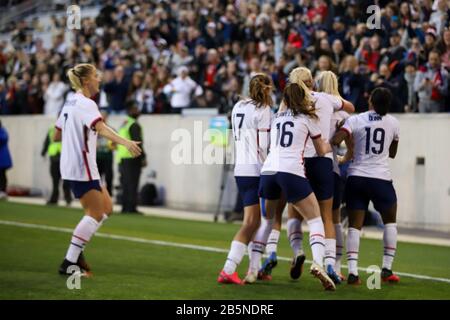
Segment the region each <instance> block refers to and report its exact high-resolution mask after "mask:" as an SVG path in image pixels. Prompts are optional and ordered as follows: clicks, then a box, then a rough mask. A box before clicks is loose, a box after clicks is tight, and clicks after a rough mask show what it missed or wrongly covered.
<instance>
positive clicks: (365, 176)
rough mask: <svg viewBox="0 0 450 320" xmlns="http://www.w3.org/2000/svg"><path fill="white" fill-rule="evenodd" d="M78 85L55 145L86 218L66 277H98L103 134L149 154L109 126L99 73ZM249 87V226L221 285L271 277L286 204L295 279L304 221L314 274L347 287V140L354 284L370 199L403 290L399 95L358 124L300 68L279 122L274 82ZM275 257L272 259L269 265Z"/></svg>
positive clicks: (332, 91) (242, 173) (242, 117)
mask: <svg viewBox="0 0 450 320" xmlns="http://www.w3.org/2000/svg"><path fill="white" fill-rule="evenodd" d="M68 77H69V79H70V82H71V85H72V87H73V89H74V90H75V91H76V93H75V94H74V95H73V96H72V98H70V99H68V100H67V101H66V102H65V104H64V107H63V109H62V111H61V114H60V116H59V118H58V120H57V122H56V128H57V129H58V130H56V133H55V137H54V138H55V140H62V145H63V148H62V152H61V176H62V178H63V179H64V180H67V181H68V182H69V183H70V185H71V188H72V191H73V193H74V195H75V196H76V198H79V199H80V202H81V204H82V206H83V208H84V211H85V213H86V215H85V216H84V217H83V218H82V219H81V221H80V222H79V224H78V225H77V226H76V228H75V229H74V233H73V235H72V238H71V241H70V244H69V248H68V250H67V254H66V256H65V259H64V260H63V262H62V263H61V265H60V268H59V273H61V274H71V273H72V272H73V267H74V266H76V267H78V268H80V269H81V271H83V272H85V273H86V274H89V272H90V267H89V265H88V264H87V262H86V261H85V258H84V255H83V250H84V248H85V246H86V244H87V243H88V242H89V240H90V239H91V238H92V236H93V235H94V234H95V233H96V231H97V230H98V229H99V228H100V226H101V225H102V223H103V222H104V221H105V220H106V219H107V218H108V216H109V215H110V214H111V212H112V200H111V197H110V195H109V193H108V191H107V190H106V188H105V187H102V186H101V184H100V176H99V174H98V169H97V165H96V159H95V154H96V152H95V149H96V140H97V134H99V135H101V136H104V137H105V138H107V139H110V140H112V141H113V142H115V143H117V144H121V145H123V146H125V147H126V148H127V149H128V150H129V151H130V153H131V154H132V155H133V156H139V154H140V153H141V148H140V147H139V142H136V141H131V140H127V139H124V138H122V137H120V136H119V135H117V134H116V133H115V132H114V131H113V130H112V129H110V128H109V127H108V126H107V125H106V124H105V123H104V122H103V121H102V117H101V115H100V113H99V111H98V107H97V105H96V103H95V102H94V101H93V100H91V99H90V97H92V96H94V95H95V94H96V93H98V91H99V85H100V82H101V77H100V76H99V74H98V72H97V70H96V68H95V66H93V65H90V64H79V65H77V66H75V67H74V68H71V69H70V70H69V71H68ZM314 86H316V88H314ZM249 89H250V90H249V92H250V97H249V98H248V99H243V100H241V101H239V102H238V103H237V104H236V105H235V106H234V108H233V112H232V126H233V135H234V140H235V147H236V165H235V177H236V182H237V185H238V189H239V193H240V195H241V197H242V199H243V202H244V222H243V224H242V226H241V228H240V230H239V231H238V232H237V234H236V235H235V237H234V239H233V241H232V243H231V248H230V251H229V254H228V257H227V260H226V263H225V266H224V268H223V270H222V271H221V272H220V275H219V277H218V282H220V283H234V284H243V283H254V282H255V281H257V280H258V279H270V278H271V270H272V269H273V268H274V267H275V266H276V264H277V259H276V248H277V243H278V238H279V235H280V229H281V215H282V212H283V211H284V209H285V207H286V204H287V208H288V210H287V211H288V221H287V233H288V238H289V243H290V245H291V248H292V250H293V254H294V258H293V261H292V266H291V272H290V275H291V277H292V278H293V279H298V278H299V277H300V275H301V273H302V269H303V264H304V262H305V254H304V252H303V249H302V229H301V225H302V220H303V219H304V220H306V223H307V224H308V226H309V232H310V235H309V244H310V247H311V251H312V258H313V262H312V265H311V269H310V272H311V274H312V275H313V276H314V277H316V278H318V279H319V280H320V282H321V283H322V285H323V286H324V288H325V289H327V290H335V289H336V286H335V285H336V284H339V283H341V282H342V281H343V280H344V277H343V276H342V274H341V270H340V269H341V266H340V261H341V256H342V251H343V230H342V226H341V224H340V220H341V219H340V211H339V209H340V206H341V197H342V194H343V193H342V190H341V188H340V177H339V168H338V158H337V146H338V145H340V144H341V142H342V141H344V140H345V143H346V145H347V149H348V151H347V154H346V155H345V156H344V159H341V160H342V161H348V160H350V159H351V164H350V166H349V168H348V172H347V181H346V186H345V203H346V207H347V210H348V214H349V229H348V236H347V261H348V269H349V274H348V277H347V282H348V283H349V284H359V283H360V279H359V277H358V252H359V239H360V230H361V228H362V225H363V222H364V215H365V212H366V211H367V209H368V204H369V201H372V202H373V204H374V207H375V209H376V210H378V211H379V212H380V213H381V216H382V218H383V222H384V235H383V242H384V254H383V269H382V273H381V277H382V279H383V280H384V281H390V282H398V281H399V277H398V276H397V275H395V274H393V272H392V262H393V259H394V256H395V251H396V246H397V226H396V211H397V198H396V194H395V190H394V187H393V184H392V180H391V174H390V170H389V165H388V158H389V157H391V158H394V157H395V155H396V153H397V146H398V139H399V125H398V121H397V120H396V119H395V118H394V117H392V116H390V115H388V114H387V112H388V110H389V105H390V101H391V94H390V92H389V91H388V90H386V89H383V88H377V89H375V90H373V92H372V93H371V96H370V99H369V104H370V106H369V111H368V112H364V113H361V114H359V115H353V116H349V114H350V113H352V112H354V106H353V105H352V104H351V103H350V102H348V101H346V100H344V99H342V98H341V97H340V95H339V92H338V84H337V78H336V76H335V75H334V74H333V73H332V72H330V71H326V72H323V73H322V74H321V75H320V77H319V79H318V82H317V84H315V83H314V81H313V78H312V75H311V72H310V71H309V70H308V69H306V68H303V67H299V68H296V69H294V70H293V71H292V72H291V74H290V75H289V84H288V85H287V86H286V88H285V89H284V92H283V100H282V103H281V105H280V107H279V109H278V112H277V113H276V114H274V115H273V114H272V111H271V107H272V105H273V102H272V98H271V96H272V90H273V85H272V81H271V79H270V77H268V76H267V75H265V74H257V75H255V76H254V77H253V78H252V79H251V81H250V88H249ZM313 89H315V90H316V91H313ZM338 128H339V130H338ZM332 146H333V147H332ZM266 244H268V246H267V248H266ZM265 249H267V251H268V253H269V257H268V258H267V259H266V261H265V262H264V264H262V265H261V258H262V254H263V252H264V250H265ZM247 250H248V251H249V255H250V266H249V270H248V273H247V275H246V277H245V279H244V280H241V279H240V278H239V276H238V274H237V272H236V268H237V266H238V265H239V264H240V263H241V261H242V259H243V256H244V255H245V252H246V251H247Z"/></svg>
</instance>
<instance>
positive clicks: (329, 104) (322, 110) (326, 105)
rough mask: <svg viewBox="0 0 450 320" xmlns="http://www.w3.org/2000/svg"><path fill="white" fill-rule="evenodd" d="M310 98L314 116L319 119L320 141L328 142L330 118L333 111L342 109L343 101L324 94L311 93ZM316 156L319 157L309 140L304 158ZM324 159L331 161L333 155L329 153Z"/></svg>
mask: <svg viewBox="0 0 450 320" xmlns="http://www.w3.org/2000/svg"><path fill="white" fill-rule="evenodd" d="M312 96H313V99H314V104H315V108H316V114H317V116H318V117H319V126H320V132H321V133H322V139H323V140H325V141H326V142H329V141H328V140H329V138H330V124H331V117H332V116H333V113H334V112H335V111H339V110H341V109H342V106H343V101H342V99H341V98H339V97H336V96H333V95H331V94H328V93H325V92H312ZM318 156H319V155H318V154H317V152H316V149H315V148H314V144H313V143H312V140H311V139H309V141H308V142H307V144H306V149H305V158H313V157H318ZM325 157H327V158H330V159H332V158H333V154H332V153H331V152H329V153H327V154H326V155H325Z"/></svg>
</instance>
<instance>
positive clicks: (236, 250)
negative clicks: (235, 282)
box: [223, 240, 247, 274]
mask: <svg viewBox="0 0 450 320" xmlns="http://www.w3.org/2000/svg"><path fill="white" fill-rule="evenodd" d="M245 250H247V245H246V244H244V243H242V242H239V241H236V240H233V241H232V242H231V247H230V252H229V253H228V257H227V261H226V262H225V266H224V267H223V271H225V273H226V274H233V273H234V272H235V271H236V268H237V266H238V265H239V264H240V263H241V261H242V258H243V257H244V254H245Z"/></svg>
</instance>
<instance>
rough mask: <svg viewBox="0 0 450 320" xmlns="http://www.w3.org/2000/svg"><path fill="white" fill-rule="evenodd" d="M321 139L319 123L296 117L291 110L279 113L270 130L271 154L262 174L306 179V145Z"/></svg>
mask: <svg viewBox="0 0 450 320" xmlns="http://www.w3.org/2000/svg"><path fill="white" fill-rule="evenodd" d="M320 137H321V132H320V127H319V124H318V121H316V120H313V119H312V118H311V117H309V116H306V115H303V114H302V115H297V116H294V115H293V113H292V111H290V110H288V111H284V112H279V113H277V114H276V115H275V119H274V121H273V122H272V126H271V129H270V153H269V155H268V156H267V159H266V161H265V162H264V165H263V168H262V170H261V173H262V174H270V173H275V172H288V173H292V174H295V175H298V176H301V177H305V169H304V165H303V162H304V159H303V153H304V151H305V145H306V143H307V141H308V140H310V138H311V139H317V138H320Z"/></svg>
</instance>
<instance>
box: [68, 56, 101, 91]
mask: <svg viewBox="0 0 450 320" xmlns="http://www.w3.org/2000/svg"><path fill="white" fill-rule="evenodd" d="M95 70H96V68H95V66H94V65H92V64H88V63H81V64H77V65H76V66H75V67H73V68H70V69H69V71H67V77H68V78H69V81H70V85H71V87H72V88H73V89H74V90H75V91H77V90H83V80H84V79H86V78H88V77H89V75H91V74H92V73H94V72H95Z"/></svg>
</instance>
